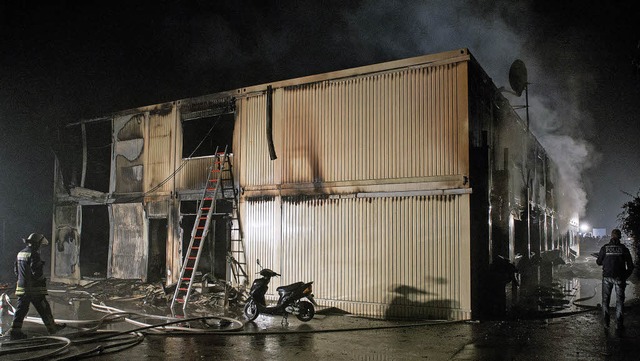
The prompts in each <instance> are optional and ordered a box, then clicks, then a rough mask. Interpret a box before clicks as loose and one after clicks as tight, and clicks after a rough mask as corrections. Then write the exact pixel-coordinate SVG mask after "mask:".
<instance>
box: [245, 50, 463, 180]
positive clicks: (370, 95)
mask: <svg viewBox="0 0 640 361" xmlns="http://www.w3.org/2000/svg"><path fill="white" fill-rule="evenodd" d="M459 64H460V63H454V64H444V65H439V66H433V67H418V68H407V69H403V70H401V71H394V72H387V73H379V74H373V75H367V76H361V77H355V78H347V79H341V80H333V81H322V82H316V83H310V84H306V85H300V86H292V87H286V88H276V89H274V95H273V104H274V126H273V132H274V139H275V143H276V152H277V155H278V161H275V162H273V161H271V160H270V159H269V156H268V152H267V149H268V147H267V143H266V142H267V138H266V136H265V127H266V125H265V124H266V123H265V122H266V120H265V119H266V110H265V104H266V100H265V98H266V95H265V94H260V95H256V96H251V97H247V98H243V99H240V100H239V104H238V116H239V117H240V123H241V124H242V126H243V135H242V142H243V147H242V151H243V157H242V159H243V163H242V167H243V168H242V169H243V172H242V174H243V179H242V183H243V184H244V185H247V186H252V185H265V184H273V182H274V180H275V178H274V177H275V175H274V172H277V171H279V169H278V168H277V167H278V166H279V165H281V167H282V169H281V178H282V181H281V182H282V183H313V182H316V183H317V182H336V181H358V180H375V179H395V178H413V177H429V176H446V175H457V174H460V173H461V169H460V163H459V161H460V157H459V155H460V154H459V152H460V139H461V135H462V136H465V137H466V133H465V132H466V128H464V127H463V128H461V126H463V125H464V124H461V122H460V121H459V120H460V116H462V115H461V114H458V113H459V111H458V102H457V99H458V97H459V91H460V89H458V83H459V81H460V79H459V78H458V76H459V75H458V74H459V69H458V67H459V66H460V65H459Z"/></svg>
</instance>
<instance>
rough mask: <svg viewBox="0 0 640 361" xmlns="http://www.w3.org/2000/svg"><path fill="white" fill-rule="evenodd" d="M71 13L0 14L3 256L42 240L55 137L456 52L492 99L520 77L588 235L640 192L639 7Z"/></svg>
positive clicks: (18, 7) (473, 2)
mask: <svg viewBox="0 0 640 361" xmlns="http://www.w3.org/2000/svg"><path fill="white" fill-rule="evenodd" d="M14 3H20V4H14ZM23 3H24V4H23ZM77 3H78V4H82V5H76V4H75V2H71V1H54V0H52V1H45V2H32V1H25V2H17V1H11V2H9V1H3V2H2V3H0V30H1V32H0V49H1V54H0V136H1V137H2V140H1V142H0V165H1V169H2V170H3V172H2V175H1V176H0V218H2V219H5V220H6V233H5V235H6V237H7V240H8V241H12V240H13V239H16V238H18V237H24V236H26V235H28V234H29V233H30V232H32V231H34V230H38V231H40V232H42V233H45V234H47V235H50V233H51V229H50V227H51V226H50V224H51V209H52V204H51V199H52V177H53V153H52V150H51V149H52V148H51V144H50V139H51V134H52V132H53V130H54V129H55V127H56V126H57V125H60V124H64V123H67V122H71V121H77V120H79V119H81V118H93V117H98V116H102V115H106V114H110V113H112V112H115V111H119V110H124V109H129V108H135V107H138V106H143V105H149V104H156V103H161V102H165V101H171V100H177V99H182V98H188V97H192V96H199V95H204V94H209V93H215V92H218V91H223V90H230V89H235V88H238V87H242V86H248V85H254V84H261V83H266V82H270V81H277V80H283V79H289V78H293V77H298V76H305V75H311V74H317V73H322V72H327V71H333V70H339V69H344V68H349V67H355V66H361V65H367V64H374V63H379V62H383V61H389V60H395V59H401V58H406V57H412V56H418V55H424V54H430V53H436V52H441V51H447V50H453V49H457V48H463V47H464V48H469V49H470V51H471V52H472V54H474V56H475V57H476V58H477V59H478V61H479V62H480V64H481V65H482V67H483V68H484V69H485V71H486V72H487V73H488V74H489V75H490V76H491V77H492V78H493V80H494V82H495V83H496V85H498V86H506V87H507V88H508V87H509V85H508V71H509V67H510V65H511V63H512V62H513V61H514V60H515V59H522V60H523V61H524V62H525V63H526V64H527V68H528V73H529V81H530V82H531V85H530V92H529V96H530V106H531V107H530V115H531V127H532V131H533V132H534V133H535V134H536V135H537V136H538V137H539V139H540V141H541V143H542V144H543V145H544V146H545V147H546V148H547V150H548V152H549V153H550V155H551V156H552V158H554V160H556V162H557V163H559V164H560V165H561V166H562V167H563V169H565V170H566V172H565V173H564V174H563V177H564V180H565V182H564V183H565V184H566V185H568V186H569V187H568V188H567V189H566V195H567V197H566V198H567V199H568V200H569V201H571V202H573V203H574V204H575V205H576V206H577V207H579V208H580V209H581V210H582V213H583V214H582V220H584V221H586V222H589V223H590V224H592V225H593V226H595V227H603V228H607V229H611V227H613V226H615V225H616V215H617V214H618V213H619V212H620V210H621V209H620V207H621V205H622V203H623V202H624V201H626V200H627V199H629V197H628V196H627V195H625V194H624V193H623V192H628V193H631V194H634V195H635V194H636V193H637V192H638V190H639V189H640V167H639V166H638V163H639V162H638V160H639V158H640V156H639V154H640V145H639V142H638V139H639V137H640V126H639V125H638V115H639V114H640V113H639V112H640V104H639V103H640V75H639V74H638V71H637V69H636V68H634V66H633V64H632V62H633V59H634V57H636V56H638V41H639V40H640V31H639V29H638V27H637V25H636V24H639V23H640V16H639V15H640V12H639V11H638V9H637V7H636V5H634V3H635V1H622V2H605V1H585V0H582V1H578V0H570V1H557V0H554V1H551V0H545V1H535V2H533V1H519V2H517V5H515V4H513V3H516V2H513V1H507V0H504V1H502V0H497V1H481V0H467V1H448V0H434V1H425V0H423V1H418V0H408V1H393V0H371V1H339V0H329V1H320V0H315V1H312V0H302V1H267V0H263V1H255V2H249V1H238V0H235V1H227V0H223V1H205V0H192V1H127V2H124V1H123V2H120V3H119V4H115V2H111V1H108V2H104V1H103V2H95V3H94V2H92V1H83V2H77ZM211 4H214V5H211ZM487 4H489V5H487ZM534 4H535V5H534ZM605 4H606V5H605ZM613 4H615V5H613ZM512 103H513V104H516V105H517V104H523V100H522V99H512ZM522 116H523V117H524V115H522ZM4 249H5V248H3V250H4Z"/></svg>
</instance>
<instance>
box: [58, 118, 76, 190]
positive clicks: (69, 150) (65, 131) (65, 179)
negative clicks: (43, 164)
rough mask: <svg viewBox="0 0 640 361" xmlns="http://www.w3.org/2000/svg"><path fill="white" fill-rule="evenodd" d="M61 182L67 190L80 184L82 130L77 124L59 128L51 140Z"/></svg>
mask: <svg viewBox="0 0 640 361" xmlns="http://www.w3.org/2000/svg"><path fill="white" fill-rule="evenodd" d="M53 151H54V153H55V155H56V158H57V159H58V167H59V168H60V172H61V174H62V183H63V184H64V188H65V189H66V190H67V191H68V190H69V189H70V188H75V187H78V186H79V185H80V177H81V176H82V131H81V128H80V127H79V126H74V127H67V128H60V129H58V132H57V137H56V139H55V140H54V141H53Z"/></svg>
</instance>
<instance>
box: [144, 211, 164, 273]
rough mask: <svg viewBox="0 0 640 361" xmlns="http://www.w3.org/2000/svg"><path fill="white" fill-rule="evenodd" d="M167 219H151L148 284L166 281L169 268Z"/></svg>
mask: <svg viewBox="0 0 640 361" xmlns="http://www.w3.org/2000/svg"><path fill="white" fill-rule="evenodd" d="M167 225H168V223H167V219H166V218H150V219H149V264H148V266H147V282H149V283H153V282H159V281H162V280H164V279H165V277H166V276H165V269H166V267H167Z"/></svg>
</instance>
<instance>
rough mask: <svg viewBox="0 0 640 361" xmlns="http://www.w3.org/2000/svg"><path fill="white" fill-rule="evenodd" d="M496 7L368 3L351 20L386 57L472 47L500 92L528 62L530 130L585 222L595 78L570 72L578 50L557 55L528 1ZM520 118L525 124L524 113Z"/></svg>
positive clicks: (565, 201) (567, 206)
mask: <svg viewBox="0 0 640 361" xmlns="http://www.w3.org/2000/svg"><path fill="white" fill-rule="evenodd" d="M490 3H491V4H490V5H485V4H483V3H482V2H481V1H474V0H468V1H456V2H451V1H444V0H435V1H426V2H425V1H418V0H415V1H365V2H363V4H362V6H361V7H359V8H358V9H356V10H355V11H353V12H350V13H346V14H344V16H345V19H346V20H347V23H348V24H349V31H350V38H352V39H358V42H360V44H359V46H360V47H363V48H370V49H374V51H379V52H385V51H386V52H387V53H388V54H389V56H391V57H404V56H408V55H417V54H428V53H435V52H439V51H446V50H452V49H456V48H463V47H465V48H469V49H470V51H471V52H472V54H474V56H475V57H476V59H478V61H479V62H480V64H481V66H482V67H483V68H484V69H485V71H486V72H487V73H488V74H489V75H490V76H492V77H493V80H494V83H495V84H496V85H497V86H498V87H500V86H505V87H506V88H509V85H508V84H509V82H508V72H509V68H510V66H511V64H512V62H513V61H514V60H515V59H521V60H523V61H524V62H525V64H526V66H527V70H528V80H529V82H530V83H531V84H530V86H529V113H530V129H531V131H532V133H533V134H534V135H535V136H536V137H537V138H538V140H539V141H540V143H541V144H542V145H543V147H544V148H545V149H546V150H547V153H548V154H549V157H550V158H551V159H552V160H553V161H555V163H556V164H557V165H558V166H559V172H560V179H561V182H560V184H559V188H560V189H559V190H560V193H561V194H562V197H561V204H560V205H559V206H560V209H561V211H562V210H565V211H568V210H575V211H577V212H578V213H579V215H580V216H582V215H583V214H584V212H585V209H586V205H587V193H586V191H585V184H584V183H583V181H582V180H583V176H584V174H585V172H586V171H587V170H588V169H589V168H591V167H592V166H594V165H595V164H594V162H596V161H597V160H598V158H599V156H598V155H597V154H596V152H595V149H594V147H593V146H592V145H591V144H590V143H589V142H588V141H587V140H585V139H584V137H583V136H582V135H581V132H582V131H584V129H585V128H586V129H589V128H590V126H591V125H590V124H591V122H592V119H591V116H590V115H589V114H588V113H587V112H586V111H585V110H583V109H582V108H581V105H582V104H581V102H580V101H579V99H580V98H581V91H582V90H583V88H584V87H585V86H588V85H589V84H592V83H593V82H594V79H593V78H592V76H590V75H583V73H581V72H573V71H572V72H568V69H567V68H565V67H566V66H570V67H571V70H575V69H576V67H575V65H576V61H577V60H576V59H563V58H564V57H566V56H564V55H563V54H564V52H563V50H565V49H566V47H567V46H570V45H566V44H565V45H563V46H560V45H559V44H552V46H557V47H555V48H553V47H549V45H548V44H549V43H550V42H549V41H548V39H546V38H542V37H541V38H537V37H535V35H538V34H539V35H544V31H542V30H540V31H535V30H534V31H531V29H532V28H534V27H535V24H533V23H532V22H533V21H535V19H536V16H535V14H534V13H533V9H532V8H531V6H530V5H529V4H528V3H527V2H518V3H517V4H514V2H512V1H497V2H490ZM529 19H530V20H529ZM525 34H526V35H525ZM532 35H533V36H532ZM551 43H553V42H551ZM587 74H588V73H587ZM559 75H562V76H559ZM505 95H506V96H507V97H508V98H510V101H511V103H512V104H514V105H524V103H525V100H524V96H522V97H521V98H519V99H518V98H515V97H513V96H512V97H509V96H508V95H507V94H505ZM520 115H521V117H522V118H523V119H524V118H525V115H524V111H522V112H521V113H520Z"/></svg>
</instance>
